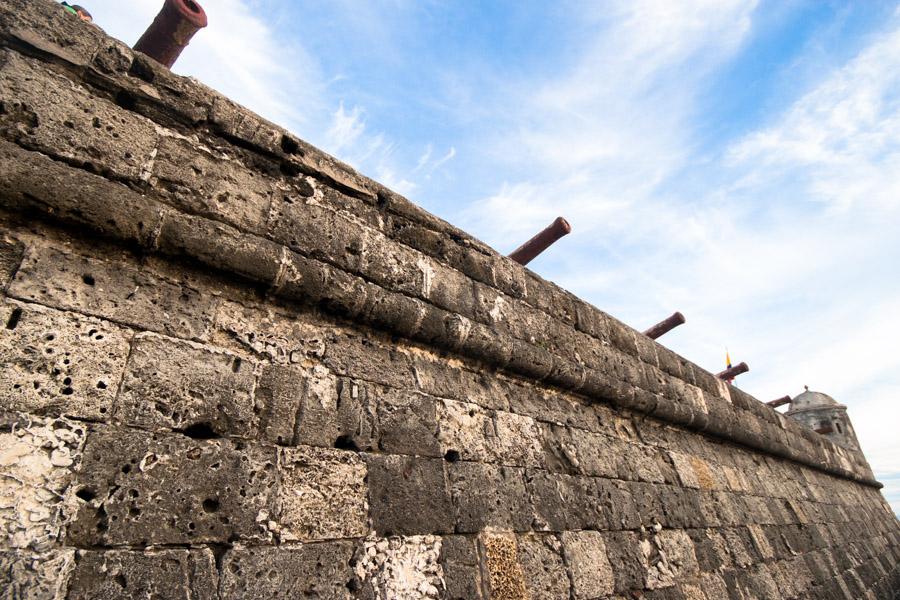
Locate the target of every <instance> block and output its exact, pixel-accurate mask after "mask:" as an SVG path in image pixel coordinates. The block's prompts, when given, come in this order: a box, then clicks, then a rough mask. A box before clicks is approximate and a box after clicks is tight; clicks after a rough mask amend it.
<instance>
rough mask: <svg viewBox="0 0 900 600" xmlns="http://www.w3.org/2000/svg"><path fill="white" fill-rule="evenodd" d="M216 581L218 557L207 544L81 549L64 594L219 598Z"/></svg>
mask: <svg viewBox="0 0 900 600" xmlns="http://www.w3.org/2000/svg"><path fill="white" fill-rule="evenodd" d="M217 587H218V573H217V572H216V559H215V557H214V556H213V553H212V551H210V549H209V548H198V549H190V550H188V549H165V550H144V551H132V550H105V551H96V550H80V551H78V555H77V563H76V565H75V569H74V571H73V573H72V576H71V581H70V583H69V593H68V595H67V596H66V599H67V600H119V599H120V598H160V599H162V598H190V599H191V600H217V599H218V595H217V593H216V589H217Z"/></svg>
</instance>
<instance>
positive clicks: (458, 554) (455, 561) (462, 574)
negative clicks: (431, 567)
mask: <svg viewBox="0 0 900 600" xmlns="http://www.w3.org/2000/svg"><path fill="white" fill-rule="evenodd" d="M441 565H442V567H443V569H444V585H445V586H446V588H447V600H481V599H482V598H483V597H484V595H483V593H482V588H483V586H482V580H481V559H480V558H479V556H478V546H477V544H476V540H475V539H474V538H471V537H466V536H462V535H449V536H444V537H443V538H441Z"/></svg>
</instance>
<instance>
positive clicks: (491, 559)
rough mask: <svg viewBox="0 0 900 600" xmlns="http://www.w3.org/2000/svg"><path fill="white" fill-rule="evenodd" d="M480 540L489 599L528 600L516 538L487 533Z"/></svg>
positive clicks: (510, 535)
mask: <svg viewBox="0 0 900 600" xmlns="http://www.w3.org/2000/svg"><path fill="white" fill-rule="evenodd" d="M480 539H481V546H482V551H483V553H484V560H485V565H486V567H487V569H486V570H487V583H488V589H489V594H490V595H489V597H490V598H491V599H493V600H527V599H528V597H529V594H528V590H527V588H526V587H525V575H524V574H523V573H522V565H521V564H519V557H518V546H517V544H516V538H515V536H514V535H512V534H499V533H498V534H493V533H486V534H483V535H482V536H481V538H480Z"/></svg>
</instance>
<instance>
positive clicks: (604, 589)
mask: <svg viewBox="0 0 900 600" xmlns="http://www.w3.org/2000/svg"><path fill="white" fill-rule="evenodd" d="M562 548H563V555H564V556H565V559H566V565H568V567H569V572H570V573H571V575H572V589H573V592H574V596H575V598H578V599H579V600H581V599H582V598H584V599H587V598H601V597H603V596H608V595H609V594H612V592H613V589H614V588H615V585H614V584H615V577H614V575H613V568H612V566H611V565H610V561H609V558H608V557H607V555H606V544H604V542H603V536H602V535H601V534H600V533H599V532H597V531H578V532H572V531H567V532H565V533H563V534H562Z"/></svg>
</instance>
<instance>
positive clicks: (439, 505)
mask: <svg viewBox="0 0 900 600" xmlns="http://www.w3.org/2000/svg"><path fill="white" fill-rule="evenodd" d="M365 458H366V464H367V465H368V477H369V478H368V482H369V502H370V505H371V514H372V524H373V527H374V528H375V531H376V532H377V533H378V534H379V535H384V536H391V535H413V534H419V535H421V534H429V533H450V532H452V531H453V524H454V523H453V506H452V504H451V503H450V493H449V491H448V489H447V482H446V481H445V478H444V466H443V461H442V460H440V459H422V458H415V457H412V456H384V455H376V454H367V455H366V457H365Z"/></svg>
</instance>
